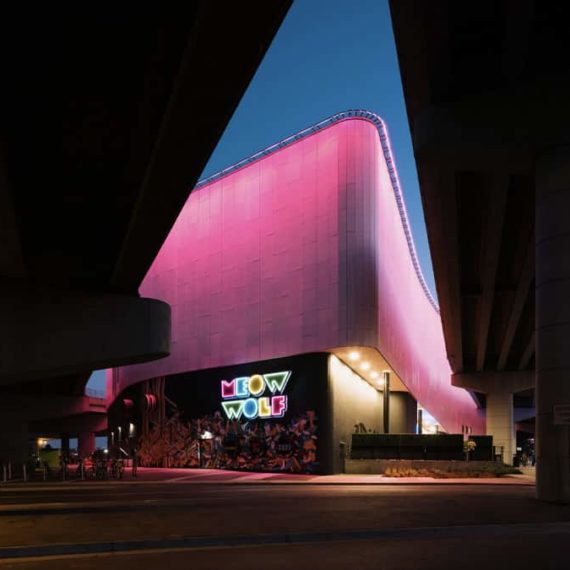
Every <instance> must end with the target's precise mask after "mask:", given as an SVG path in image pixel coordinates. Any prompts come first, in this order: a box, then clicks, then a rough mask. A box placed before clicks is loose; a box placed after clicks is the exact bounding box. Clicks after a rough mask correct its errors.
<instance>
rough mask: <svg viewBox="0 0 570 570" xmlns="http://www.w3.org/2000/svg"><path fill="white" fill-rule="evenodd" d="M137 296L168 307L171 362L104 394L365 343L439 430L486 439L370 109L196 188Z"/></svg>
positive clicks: (141, 371) (135, 374) (130, 370)
mask: <svg viewBox="0 0 570 570" xmlns="http://www.w3.org/2000/svg"><path fill="white" fill-rule="evenodd" d="M140 293H141V295H143V296H148V297H152V298H157V299H162V300H165V301H166V302H168V303H169V304H170V305H171V307H172V352H171V355H170V356H169V357H167V358H164V359H162V360H157V361H154V362H151V363H146V364H140V365H134V366H128V367H123V368H120V369H116V370H114V371H113V374H112V394H113V396H117V395H118V394H119V393H120V392H121V391H122V390H123V389H125V388H127V387H128V386H131V385H133V384H135V383H139V382H141V381H143V380H148V379H151V378H159V377H165V376H170V375H173V374H179V373H182V372H188V371H196V370H202V369H211V368H217V367H224V366H232V365H237V364H242V363H247V362H254V361H261V360H268V359H273V358H280V357H285V356H291V355H298V354H303V353H312V352H329V351H333V350H336V349H338V348H340V347H368V348H372V349H374V350H375V351H376V352H378V353H379V354H380V355H381V356H382V358H383V359H384V361H385V362H387V363H388V364H389V367H390V368H391V369H392V370H393V371H394V372H395V373H396V374H397V376H398V377H399V378H400V379H401V381H402V382H403V383H404V384H405V386H406V388H407V389H408V390H409V392H410V393H411V394H412V395H413V397H414V398H415V399H416V400H417V401H418V402H419V403H420V404H421V405H422V406H423V407H425V408H426V409H427V410H428V411H429V412H430V413H431V414H432V415H433V416H434V417H435V418H436V419H437V421H438V422H439V423H440V424H441V425H442V426H443V428H444V429H445V430H447V431H450V432H455V433H458V432H461V428H462V426H463V425H469V426H471V427H472V429H473V433H484V427H485V426H484V419H483V416H482V415H481V413H480V411H479V410H478V408H477V406H476V404H475V401H474V400H473V398H472V397H471V395H470V394H469V393H468V392H467V391H465V390H463V389H460V388H455V387H453V386H452V385H451V381H450V368H449V365H448V362H447V358H446V352H445V346H444V339H443V333H442V326H441V321H440V317H439V314H438V311H437V307H436V304H435V302H434V301H433V299H431V297H430V296H429V292H428V290H427V287H426V286H425V283H424V281H423V277H422V276H421V272H420V270H419V265H418V263H417V259H416V257H415V252H414V249H413V242H412V239H411V234H410V231H409V227H408V222H407V217H406V214H405V206H404V203H403V199H402V196H401V192H400V188H399V183H398V180H397V174H396V170H395V166H394V164H393V159H392V156H391V151H390V148H389V142H388V138H387V135H386V131H385V128H384V125H383V123H382V121H381V120H380V118H379V117H377V116H376V115H374V114H372V113H367V112H361V111H356V112H349V113H343V114H340V115H336V116H334V117H331V118H330V119H328V120H327V121H324V122H323V123H320V124H319V125H317V126H315V127H313V128H311V129H308V130H307V131H304V132H303V133H300V134H299V135H296V136H295V137H291V138H290V139H287V140H286V141H283V142H282V143H279V144H278V145H275V146H274V147H271V148H269V149H266V150H265V151H263V152H262V153H259V154H258V155H255V156H254V157H251V158H250V159H248V160H247V161H244V162H243V163H240V164H238V165H236V166H235V167H232V168H230V169H227V170H226V171H223V172H222V173H219V174H218V175H215V176H213V177H211V178H210V179H208V180H205V181H204V182H202V183H201V184H199V185H198V187H197V188H196V189H195V190H194V191H193V192H192V194H191V195H190V197H189V199H188V201H187V203H186V205H185V207H184V208H183V210H182V212H181V213H180V216H179V218H178V220H177V222H176V224H175V225H174V227H173V229H172V231H171V233H170V235H169V236H168V238H167V240H166V242H165V243H164V245H163V247H162V249H161V251H160V253H159V255H158V256H157V258H156V260H155V262H154V264H153V265H152V267H151V269H150V270H149V272H148V274H147V276H146V278H145V280H144V282H143V284H142V286H141V289H140Z"/></svg>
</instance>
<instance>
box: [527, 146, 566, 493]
mask: <svg viewBox="0 0 570 570" xmlns="http://www.w3.org/2000/svg"><path fill="white" fill-rule="evenodd" d="M569 212H570V147H558V148H555V149H552V150H550V151H548V152H547V153H544V154H543V155H541V156H540V157H539V158H538V160H537V163H536V232H535V255H536V280H535V284H536V285H535V286H536V439H537V448H536V492H537V496H538V498H539V499H541V500H544V501H554V502H563V503H568V502H570V460H569V448H570V438H569V431H568V430H569V426H568V425H554V421H553V419H554V418H553V407H554V406H555V405H557V404H570V216H569Z"/></svg>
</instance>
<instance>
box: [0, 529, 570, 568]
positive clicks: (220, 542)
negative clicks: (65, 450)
mask: <svg viewBox="0 0 570 570" xmlns="http://www.w3.org/2000/svg"><path fill="white" fill-rule="evenodd" d="M544 534H546V535H549V536H551V535H553V534H564V535H567V534H568V535H570V522H557V523H515V524H486V525H459V526H437V527H416V528H398V529H360V530H330V531H315V532H299V533H285V534H261V535H249V536H248V535H238V536H202V537H183V538H170V539H169V538H166V539H154V540H153V539H150V540H128V541H118V542H97V543H83V544H46V545H35V546H25V547H3V548H0V565H3V564H6V563H10V564H13V563H14V562H24V561H28V562H29V561H38V560H42V559H54V558H69V557H73V558H85V557H93V556H101V555H111V554H132V555H136V554H149V553H153V552H177V551H192V550H198V549H200V550H203V549H215V550H217V549H221V548H244V547H255V546H276V545H290V544H296V545H301V544H311V543H322V542H340V541H364V540H396V539H407V540H409V539H428V538H429V539H447V538H462V537H469V538H470V539H472V538H473V537H485V536H493V537H495V538H496V537H498V536H513V535H516V536H517V537H519V538H520V537H523V536H524V535H544Z"/></svg>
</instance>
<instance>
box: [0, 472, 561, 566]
mask: <svg viewBox="0 0 570 570" xmlns="http://www.w3.org/2000/svg"><path fill="white" fill-rule="evenodd" d="M569 541H570V508H569V507H567V506H561V505H549V504H544V503H539V502H537V501H536V500H535V499H534V488H533V487H531V486H499V485H497V486H495V485H441V484H440V485H436V486H434V485H326V486H323V485H312V484H301V485H299V484H293V485H282V484H271V485H267V484H266V485H263V484H260V485H255V484H253V485H227V484H226V485H224V484H217V483H212V484H201V485H197V484H185V483H184V482H183V481H180V482H177V481H170V482H168V481H163V482H144V483H137V482H134V483H132V482H129V481H125V482H120V483H114V482H109V481H107V482H101V483H87V484H85V483H68V484H58V485H37V486H34V487H24V486H11V487H0V566H1V567H6V568H19V569H22V570H24V569H31V568H40V569H43V570H52V569H58V570H59V569H62V570H66V569H68V568H77V569H91V568H101V567H102V566H104V567H105V568H106V569H108V570H114V569H115V568H117V569H118V568H121V569H122V570H128V569H131V568H133V569H134V568H136V569H137V570H141V569H143V568H156V567H161V568H162V569H166V568H181V567H188V568H224V567H227V568H232V569H233V568H244V569H245V568H247V569H250V568H327V569H330V568H358V569H364V568H382V569H383V568H385V569H392V568H394V569H407V568H414V569H415V568H422V569H427V568H438V569H441V568H454V569H455V568H462V569H463V568H485V569H489V568H518V569H520V568H531V567H533V568H537V569H542V568H565V569H566V568H568V567H570V563H569V562H568V554H567V551H568V549H567V545H568V543H569Z"/></svg>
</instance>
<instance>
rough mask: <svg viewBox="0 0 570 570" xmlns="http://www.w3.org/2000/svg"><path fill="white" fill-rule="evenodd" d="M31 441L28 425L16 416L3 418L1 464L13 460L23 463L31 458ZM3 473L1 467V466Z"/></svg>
mask: <svg viewBox="0 0 570 570" xmlns="http://www.w3.org/2000/svg"><path fill="white" fill-rule="evenodd" d="M30 452H31V443H30V438H29V435H28V426H27V424H25V423H21V422H18V421H17V419H16V418H6V417H4V418H2V421H0V465H2V464H4V463H8V462H11V463H12V465H21V464H22V463H24V462H25V461H27V460H28V459H29V458H30ZM0 473H1V467H0Z"/></svg>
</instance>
